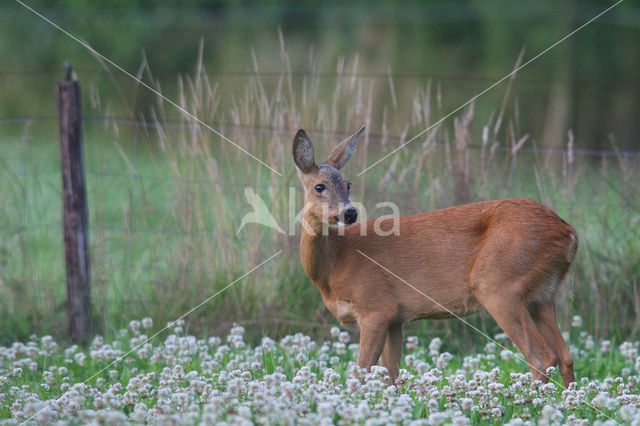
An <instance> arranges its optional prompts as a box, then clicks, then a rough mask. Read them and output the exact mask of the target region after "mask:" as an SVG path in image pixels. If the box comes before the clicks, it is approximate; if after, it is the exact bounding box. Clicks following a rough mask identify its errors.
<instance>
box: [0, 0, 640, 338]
mask: <svg viewBox="0 0 640 426" xmlns="http://www.w3.org/2000/svg"><path fill="white" fill-rule="evenodd" d="M27 4H28V5H29V6H31V7H33V8H34V9H35V10H37V11H38V12H40V13H42V14H43V15H44V16H46V17H48V18H50V19H51V20H52V21H53V22H55V23H57V24H58V25H60V26H61V27H62V28H64V29H65V30H67V31H69V32H70V33H71V34H73V35H75V36H77V37H79V38H80V39H83V40H86V42H88V43H89V44H90V45H91V46H93V47H94V48H95V49H96V50H97V51H98V52H100V53H101V54H103V55H104V56H106V57H107V58H109V59H111V60H113V61H114V62H115V63H117V64H118V65H120V66H122V67H123V68H124V69H126V70H128V71H129V72H131V73H133V74H136V75H138V76H140V77H141V78H142V79H143V81H144V82H145V83H146V84H149V85H151V86H153V87H154V88H156V89H157V90H159V91H161V92H162V93H163V94H164V95H166V96H167V97H168V98H169V99H171V100H174V101H176V102H177V103H178V104H179V105H180V106H181V107H183V108H185V109H187V110H188V111H190V112H192V113H193V114H195V115H196V116H197V117H199V118H200V119H202V120H203V121H205V122H206V123H208V124H210V125H212V126H213V127H215V128H218V129H220V130H221V131H222V132H223V133H224V134H225V135H227V136H229V137H230V138H231V139H232V140H233V141H234V142H237V143H238V144H240V145H241V146H243V147H245V148H246V149H247V150H248V151H250V152H252V153H254V154H255V155H257V156H258V157H259V158H261V159H264V160H265V161H267V162H268V163H269V164H270V165H273V166H274V167H276V169H278V170H280V171H282V172H283V174H284V178H281V177H279V176H278V175H276V174H274V173H271V172H270V171H269V170H268V169H267V168H264V167H262V166H259V165H258V164H257V163H253V160H250V159H248V157H246V156H244V154H242V153H241V152H240V151H238V150H237V149H236V148H234V147H233V146H231V145H230V144H228V143H226V142H224V141H222V140H221V139H220V138H219V137H217V136H215V135H213V134H212V133H210V132H207V131H205V130H204V129H203V128H202V127H199V126H198V125H197V124H196V123H195V122H194V121H193V120H192V119H191V118H188V117H187V116H185V115H181V114H180V112H179V111H178V110H177V109H175V108H173V107H171V106H170V105H169V104H168V103H167V102H166V101H163V100H162V99H160V98H159V97H158V96H157V95H156V94H154V93H152V92H151V91H149V90H146V89H144V88H143V87H141V86H140V85H139V84H137V83H135V82H134V81H133V80H132V79H131V78H130V77H128V76H126V75H124V74H123V73H121V72H120V71H118V70H116V69H114V68H113V67H112V66H111V65H108V64H105V63H104V61H103V60H101V59H100V58H98V57H96V56H94V55H92V54H91V53H90V52H89V51H88V50H87V49H86V48H85V47H83V46H81V45H80V44H78V43H77V42H75V41H73V40H72V39H71V38H69V37H68V36H67V35H65V34H63V33H62V32H60V31H58V30H56V29H55V28H53V27H52V26H51V25H50V24H48V23H47V22H45V21H43V20H42V19H41V18H39V17H37V16H36V15H34V14H33V13H32V12H30V11H28V10H27V9H25V8H24V7H23V6H21V5H20V4H19V3H17V2H4V3H2V5H0V53H1V56H0V57H1V58H2V61H1V62H0V194H2V197H1V198H0V329H1V330H2V333H1V334H0V344H4V343H10V342H12V341H13V340H14V339H25V338H26V337H27V336H29V335H30V334H32V333H37V334H39V335H42V334H46V333H52V334H55V335H56V336H57V337H63V336H64V335H65V328H66V310H65V307H66V294H65V282H64V281H65V271H64V258H63V251H62V235H61V210H62V207H61V197H60V165H59V153H58V140H57V123H56V97H55V86H56V82H57V81H58V80H60V79H61V78H62V75H63V63H64V61H67V60H68V61H71V62H72V64H73V67H74V70H75V71H74V72H75V76H76V77H77V78H78V80H79V81H80V84H81V86H82V98H83V99H82V101H83V114H84V117H85V121H84V134H85V161H86V164H85V166H86V169H87V170H86V171H87V191H88V199H89V209H90V220H89V223H90V233H91V236H90V242H91V260H92V263H91V267H92V303H93V314H94V320H95V321H94V331H96V332H98V333H104V334H107V335H108V334H109V333H113V332H116V330H117V329H118V328H119V327H122V326H126V324H127V323H128V322H129V320H131V319H135V318H141V317H144V316H151V317H153V319H154V320H155V323H156V324H158V325H163V324H164V323H165V322H166V321H169V320H173V319H175V318H176V317H177V316H179V315H180V314H182V313H184V312H185V311H187V310H188V309H189V308H191V307H193V306H195V305H196V304H198V303H200V302H201V301H202V300H205V299H206V298H207V297H209V296H210V295H211V294H213V293H214V292H215V290H219V289H222V288H224V287H225V286H226V285H227V284H228V283H229V282H230V281H232V280H233V279H235V278H237V277H238V276H240V275H241V274H242V273H244V272H246V271H247V270H248V269H249V268H251V267H252V266H254V265H255V264H257V263H259V262H260V261H262V260H263V259H266V258H267V257H269V256H270V255H271V254H273V252H274V251H275V250H276V249H278V248H279V249H282V250H283V255H282V256H281V257H279V258H277V259H275V260H274V261H273V262H272V263H271V264H270V265H268V267H265V268H264V270H261V271H259V272H258V273H255V274H252V275H251V276H250V277H247V279H246V280H243V281H242V282H241V283H238V285H236V286H234V287H232V288H231V289H229V290H227V291H226V293H225V294H224V297H219V298H216V299H215V300H213V301H212V302H210V303H208V304H207V306H206V307H203V308H202V309H200V310H198V311H197V312H194V313H193V314H192V315H190V320H189V324H188V326H189V327H190V331H192V332H194V333H205V332H209V333H213V334H219V333H223V332H226V331H227V330H228V328H229V327H230V326H231V325H232V324H233V323H234V322H239V323H241V324H243V325H246V326H248V327H247V328H248V335H249V337H250V338H255V339H259V338H260V337H261V336H262V335H263V334H269V335H271V336H272V337H277V336H282V335H284V334H285V333H289V332H292V331H302V332H305V333H312V334H313V333H315V334H320V335H321V334H323V333H326V332H327V330H328V329H329V326H330V325H332V324H336V321H335V319H333V318H332V317H331V315H330V314H329V312H328V311H327V310H326V308H325V307H324V306H323V304H322V300H321V298H320V295H319V293H318V291H317V289H316V288H315V286H313V284H312V283H311V282H310V281H309V279H308V278H307V277H306V275H305V274H304V271H303V270H302V268H301V266H300V261H299V258H298V248H297V246H298V241H297V237H295V236H292V237H289V238H282V237H281V236H280V235H279V234H277V233H274V232H271V231H270V230H268V229H265V228H263V227H260V226H257V225H251V226H247V227H246V228H245V229H244V230H243V231H242V232H241V233H239V234H238V233H237V226H238V224H239V221H240V219H241V217H242V215H243V214H244V213H245V212H247V208H248V207H247V205H246V202H245V200H244V198H243V191H244V187H245V186H246V185H252V186H253V187H254V188H255V189H256V192H257V193H258V194H259V195H260V196H261V197H262V198H263V199H264V200H265V201H266V202H267V203H269V205H271V206H272V208H273V211H272V213H273V214H274V216H275V217H276V218H277V219H278V220H279V223H281V224H286V223H287V221H288V219H289V216H288V214H287V213H288V212H287V209H288V207H289V204H288V203H289V198H290V197H291V196H292V193H291V192H289V193H287V192H288V191H289V187H294V188H297V198H296V200H297V201H293V205H294V206H297V207H298V208H299V207H301V194H300V188H299V185H298V182H297V178H296V176H295V170H294V167H293V164H292V161H291V158H290V147H291V139H292V135H293V134H294V133H295V131H296V130H297V129H298V128H299V127H305V128H306V129H307V130H308V131H309V132H310V134H311V137H312V139H313V140H314V143H315V144H316V148H317V152H318V153H319V154H318V155H319V157H320V156H321V155H323V154H326V153H328V150H329V147H331V146H333V145H334V144H335V143H336V142H337V141H339V140H340V139H341V138H343V137H345V136H346V135H347V134H350V133H351V132H353V131H354V130H355V129H357V128H358V127H359V126H361V125H362V124H363V123H365V124H367V125H368V131H367V133H366V135H365V138H364V140H363V143H362V144H361V146H360V147H359V149H358V153H357V155H354V157H353V159H352V160H351V161H350V164H349V165H348V166H347V168H346V169H345V173H346V174H347V175H348V177H349V178H350V179H351V180H352V182H353V183H354V190H353V199H354V201H359V202H362V203H364V204H365V205H368V206H373V205H375V203H377V202H379V201H383V200H389V201H394V202H396V203H398V204H399V206H400V208H401V213H402V214H411V213H417V212H422V211H425V210H431V209H436V208H441V207H447V206H450V205H454V204H460V203H463V202H467V201H478V200H483V199H490V198H505V197H512V196H529V197H532V198H535V199H537V200H539V201H541V202H543V203H544V204H546V205H548V206H550V207H552V208H554V209H555V210H556V211H558V212H559V214H560V215H561V216H562V217H563V218H565V219H566V220H567V221H568V222H570V223H571V224H573V225H574V226H575V227H576V229H577V230H578V234H579V236H580V250H579V253H578V258H577V260H576V265H575V267H574V268H573V273H572V274H571V277H570V279H568V283H567V284H566V285H565V286H563V290H562V292H561V294H560V296H559V303H558V305H559V318H560V323H561V325H562V326H563V327H564V328H565V329H566V328H567V326H568V324H569V322H570V321H571V317H572V316H573V315H580V316H582V317H583V318H584V321H585V326H586V328H587V329H588V330H589V331H590V332H592V333H594V335H596V337H598V338H601V337H607V338H613V339H616V340H618V341H621V340H625V339H629V338H632V337H637V336H638V335H640V281H639V279H640V278H639V277H640V204H639V200H640V194H639V191H640V188H639V187H638V185H637V182H638V181H639V179H640V178H639V174H640V166H639V161H640V156H638V155H637V151H638V150H639V149H640V144H639V143H638V137H639V136H640V126H639V125H638V117H639V116H640V79H639V78H638V75H637V70H638V69H639V68H640V49H638V45H639V41H640V2H638V1H632V0H625V1H624V2H623V3H622V4H620V5H619V6H617V7H616V8H614V9H613V10H612V11H610V12H609V13H607V14H606V15H604V16H602V17H601V18H599V19H598V20H597V21H596V22H594V23H593V24H591V25H589V26H588V27H586V28H584V29H583V30H582V31H580V32H578V33H577V34H575V36H573V37H571V38H569V39H568V40H566V41H565V42H563V43H562V44H560V45H558V46H557V47H555V48H554V49H553V50H551V51H549V52H548V53H546V54H545V55H543V56H541V57H540V58H539V59H538V60H537V61H535V62H533V63H531V64H530V65H527V67H526V68H524V69H522V70H521V71H519V72H518V74H517V76H516V78H515V79H513V80H510V81H507V82H504V83H503V84H501V85H499V86H497V87H496V88H495V89H494V90H491V91H489V92H487V93H486V94H484V95H483V96H482V97H481V98H479V99H478V100H477V102H475V103H474V104H473V105H470V106H469V107H468V108H465V109H464V110H460V111H458V113H456V114H455V115H454V116H452V117H450V118H449V119H448V120H447V121H445V122H444V123H442V125H438V126H435V127H433V128H432V129H431V131H430V132H427V133H426V134H424V135H423V136H422V137H420V138H418V139H416V140H415V142H413V144H412V145H410V146H408V147H407V148H406V149H404V150H401V151H400V152H398V153H397V154H395V155H393V156H392V157H390V158H389V159H388V160H385V161H384V162H382V163H380V165H379V166H376V167H375V168H373V169H371V171H369V172H367V173H365V174H363V175H361V176H356V173H358V172H359V171H361V170H363V169H364V168H365V167H367V166H368V165H370V164H372V163H373V162H374V161H375V160H376V159H378V158H381V157H382V156H383V155H385V154H387V153H389V152H391V151H392V150H393V149H394V148H395V147H396V146H397V145H398V144H400V143H402V141H405V140H407V139H409V138H411V137H413V136H415V135H417V134H418V133H419V132H421V131H423V130H424V129H426V128H429V127H430V126H432V125H433V124H434V123H435V122H436V121H437V120H439V119H440V118H442V117H445V116H446V115H447V114H448V113H449V112H450V111H452V110H454V109H455V108H457V107H459V106H460V105H462V104H463V103H465V102H466V101H468V100H469V99H470V98H471V97H472V96H473V95H474V94H477V93H480V92H482V91H483V90H485V89H486V88H487V87H489V86H490V85H492V84H493V83H494V82H495V81H497V80H499V79H500V78H502V77H504V76H505V75H506V74H507V73H509V72H510V71H511V70H512V69H513V68H514V66H515V65H516V64H517V63H518V61H519V59H518V58H519V57H520V55H522V57H521V60H520V62H519V63H523V62H525V61H527V60H528V59H530V58H533V57H534V56H535V55H537V54H538V53H540V52H542V51H544V50H545V49H547V48H548V47H549V46H551V45H552V44H553V43H555V42H557V41H558V40H559V39H561V38H562V37H563V36H565V35H566V34H568V33H570V32H571V31H573V30H574V29H575V28H577V27H579V26H580V25H582V24H583V23H585V22H587V21H588V20H589V19H591V18H593V17H594V16H596V15H597V14H598V13H600V12H601V11H602V10H604V9H605V8H607V7H608V6H610V5H611V4H613V3H612V2H587V1H563V2H556V1H529V0H527V1H518V2H513V1H494V0H489V1H480V0H473V1H461V0H453V1H447V2H444V1H424V2H402V3H399V2H398V3H396V2H390V1H377V2H340V3H339V2H328V1H326V2H318V1H300V2H293V1H277V0H274V1H254V2H248V1H246V2H234V1H219V2H209V1H164V2H162V3H158V2H153V1H141V2H132V1H115V0H106V1H101V2H99V3H96V2H92V1H89V0H62V1H43V0H27ZM599 150H603V152H600V151H599ZM605 151H606V152H605ZM372 213H374V214H375V213H376V212H374V211H372ZM384 213H387V212H384ZM471 321H472V322H473V324H474V325H476V326H478V327H481V328H482V329H483V330H488V332H489V333H494V332H495V333H497V332H499V329H498V328H497V326H496V324H495V322H493V320H492V319H491V318H489V317H488V316H486V315H484V316H483V315H480V316H477V317H474V318H473V319H472V320H471ZM408 332H409V333H417V334H421V335H424V336H440V337H448V338H449V341H448V343H447V344H448V345H451V346H449V348H451V347H452V346H455V345H457V346H458V347H460V348H466V347H468V345H469V344H470V342H476V343H480V344H484V343H485V341H484V338H482V337H481V336H479V335H477V334H476V333H475V332H473V330H471V329H469V328H468V327H464V326H463V325H462V324H460V323H459V322H457V321H456V320H452V321H442V322H438V323H433V322H421V323H418V324H413V325H411V326H410V327H409V330H408Z"/></svg>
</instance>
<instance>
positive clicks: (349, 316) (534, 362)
mask: <svg viewBox="0 0 640 426" xmlns="http://www.w3.org/2000/svg"><path fill="white" fill-rule="evenodd" d="M363 132H364V127H363V128H362V129H360V130H359V131H358V132H356V133H355V134H354V135H352V136H350V137H348V138H347V139H345V140H344V141H343V142H342V143H340V144H339V145H338V146H337V147H336V148H335V149H334V150H333V151H332V152H331V153H330V154H329V157H328V158H327V159H326V160H325V161H324V163H322V164H319V165H316V163H315V160H314V149H313V145H312V144H311V141H310V140H309V137H308V136H307V134H306V133H305V131H304V130H302V129H301V130H299V131H298V133H297V134H296V135H295V138H294V141H293V159H294V162H295V164H296V166H297V168H298V175H299V178H300V180H301V182H302V184H303V185H304V192H305V195H304V202H305V210H304V213H303V225H304V226H303V229H302V237H301V241H300V257H301V259H302V265H303V267H304V269H305V271H306V272H307V274H308V275H309V277H310V278H311V280H312V281H313V282H314V283H315V284H316V285H317V286H318V288H319V289H320V292H321V294H322V298H323V300H324V303H325V305H326V306H327V308H328V309H329V310H330V311H331V312H332V313H333V315H335V316H336V318H337V319H338V320H339V321H341V322H343V323H354V322H357V324H358V326H359V328H360V352H359V354H358V361H357V364H358V366H359V367H362V368H365V369H369V368H370V367H371V366H372V365H374V364H376V363H377V362H378V359H379V358H380V356H381V355H382V364H383V366H384V367H386V368H387V370H388V372H389V376H390V379H391V382H392V383H393V382H394V381H395V379H396V378H397V376H398V364H399V362H400V358H401V355H402V325H403V323H405V322H407V321H413V320H417V319H425V318H432V319H436V318H447V317H452V316H464V315H468V314H471V313H474V312H478V311H480V310H481V309H485V310H486V311H488V312H489V314H491V315H492V316H493V318H494V319H495V320H496V322H497V323H498V325H499V326H500V327H501V328H502V330H504V332H505V333H506V334H507V335H508V336H509V337H510V338H511V340H512V341H513V342H514V343H515V345H516V346H517V347H518V348H519V349H520V350H521V351H522V353H523V354H524V356H525V357H526V359H527V362H528V363H529V366H530V368H531V372H532V373H533V378H534V379H535V380H542V381H544V382H546V381H547V380H548V377H547V375H546V371H547V368H548V367H551V366H555V365H558V366H559V370H560V374H561V375H562V379H563V381H564V385H565V386H568V385H569V383H571V382H573V381H575V378H574V373H573V360H572V358H571V355H570V354H569V351H568V350H567V346H566V343H565V341H564V339H563V337H562V334H561V332H560V329H559V328H558V323H557V319H556V307H555V296H556V293H557V291H558V287H559V286H560V283H561V282H562V280H563V278H564V277H565V275H566V273H567V270H568V269H569V267H570V266H571V263H572V262H573V260H574V258H575V255H576V251H577V248H578V237H577V235H576V232H575V230H574V229H573V227H571V225H569V224H567V223H566V222H565V221H563V220H562V219H561V218H560V217H558V216H557V215H556V214H555V213H554V212H553V211H551V210H550V209H548V208H547V207H545V206H543V205H542V204H539V203H537V202H535V201H533V200H531V199H528V198H513V199H506V200H494V201H484V202H479V203H473V204H467V205H462V206H457V207H451V208H446V209H442V210H436V211H432V212H427V213H422V214H417V215H412V216H404V217H400V218H399V220H398V224H399V235H387V236H381V235H377V233H376V232H374V229H373V228H374V226H373V225H374V222H373V221H374V219H371V220H368V221H366V222H363V223H361V224H359V225H351V224H353V223H355V222H356V219H357V215H358V212H357V211H356V210H355V209H354V208H353V206H352V205H351V202H350V201H349V188H350V184H349V183H348V182H347V181H346V180H345V179H344V177H343V176H342V174H341V173H340V171H339V169H341V168H342V167H343V166H344V165H345V163H346V162H347V160H348V159H349V157H350V156H351V155H352V154H353V152H354V151H355V146H356V143H357V142H358V139H359V138H360V136H361V135H362V133H363ZM384 220H389V221H392V220H394V219H393V218H389V219H384ZM396 220H397V218H396ZM389 223H391V222H389ZM332 225H339V226H332ZM344 225H351V226H344ZM378 226H379V225H378ZM383 227H384V225H383ZM378 229H380V228H378ZM323 230H324V232H323ZM362 230H366V233H365V232H363V231H362ZM396 234H397V233H396ZM367 258H369V259H367ZM371 260H375V262H380V264H381V265H384V266H385V267H386V268H389V270H388V271H387V270H385V269H384V268H382V267H380V266H379V265H377V264H376V263H374V262H372V261H371ZM389 271H391V272H393V273H389ZM398 278H402V280H400V279H398ZM404 280H406V281H405V282H403V281H404ZM406 283H410V284H411V285H407V284H406ZM420 293H423V294H424V295H428V298H429V299H430V300H428V298H427V297H423V296H422V295H420Z"/></svg>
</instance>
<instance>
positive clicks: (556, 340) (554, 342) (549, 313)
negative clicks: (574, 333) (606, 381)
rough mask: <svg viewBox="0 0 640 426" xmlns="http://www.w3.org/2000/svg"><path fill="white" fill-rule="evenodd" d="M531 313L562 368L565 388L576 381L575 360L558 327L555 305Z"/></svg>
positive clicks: (538, 307) (548, 305)
mask: <svg viewBox="0 0 640 426" xmlns="http://www.w3.org/2000/svg"><path fill="white" fill-rule="evenodd" d="M529 312H530V313H531V317H532V318H533V321H534V322H535V324H536V326H537V327H538V330H539V331H540V334H542V337H543V338H544V340H545V342H546V343H547V345H549V347H550V348H551V350H553V352H554V353H555V355H556V357H557V359H558V366H559V367H560V375H561V376H562V381H563V382H564V386H565V387H567V386H569V383H572V382H575V381H576V378H575V375H574V374H573V358H572V357H571V354H570V353H569V349H567V344H566V342H565V341H564V338H563V337H562V332H560V328H559V327H558V320H557V317H556V305H555V303H553V302H551V303H550V304H547V305H536V306H534V307H533V308H530V309H529Z"/></svg>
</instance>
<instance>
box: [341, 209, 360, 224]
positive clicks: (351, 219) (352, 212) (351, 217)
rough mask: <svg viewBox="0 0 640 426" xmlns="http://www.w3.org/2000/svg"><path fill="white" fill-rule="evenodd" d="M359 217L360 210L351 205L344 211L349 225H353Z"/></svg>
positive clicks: (345, 221)
mask: <svg viewBox="0 0 640 426" xmlns="http://www.w3.org/2000/svg"><path fill="white" fill-rule="evenodd" d="M356 219H358V210H356V209H354V208H353V207H351V208H350V209H347V210H345V212H344V223H346V224H347V225H351V224H352V223H355V222H356Z"/></svg>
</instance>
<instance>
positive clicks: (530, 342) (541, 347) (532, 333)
mask: <svg viewBox="0 0 640 426" xmlns="http://www.w3.org/2000/svg"><path fill="white" fill-rule="evenodd" d="M492 296H493V297H487V298H479V297H478V296H476V299H478V301H479V302H480V303H481V304H482V305H483V306H484V308H485V309H486V310H487V311H488V312H489V313H490V314H491V316H492V317H493V318H494V319H495V320H496V322H497V323H498V325H499V326H500V327H501V328H502V330H503V331H504V332H505V333H506V334H507V336H509V338H511V340H512V341H513V343H515V345H516V346H517V347H518V349H520V351H521V352H522V353H523V354H524V356H525V357H526V358H527V362H528V363H529V367H530V368H531V373H532V374H533V379H534V380H541V381H543V382H545V383H546V382H547V381H548V380H549V377H548V376H547V374H546V371H547V368H549V367H552V366H555V365H556V362H557V359H556V356H555V354H554V353H553V352H552V351H551V350H550V349H549V348H548V347H547V345H546V343H545V341H544V339H543V338H542V336H541V335H540V333H539V332H538V330H537V329H536V326H535V324H534V323H533V320H532V319H531V317H530V316H529V312H528V311H527V308H526V305H525V302H522V301H520V302H518V301H516V300H517V299H515V300H514V298H506V299H505V298H504V297H501V298H496V297H495V296H496V295H495V294H493V295H492ZM482 299H485V300H482Z"/></svg>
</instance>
